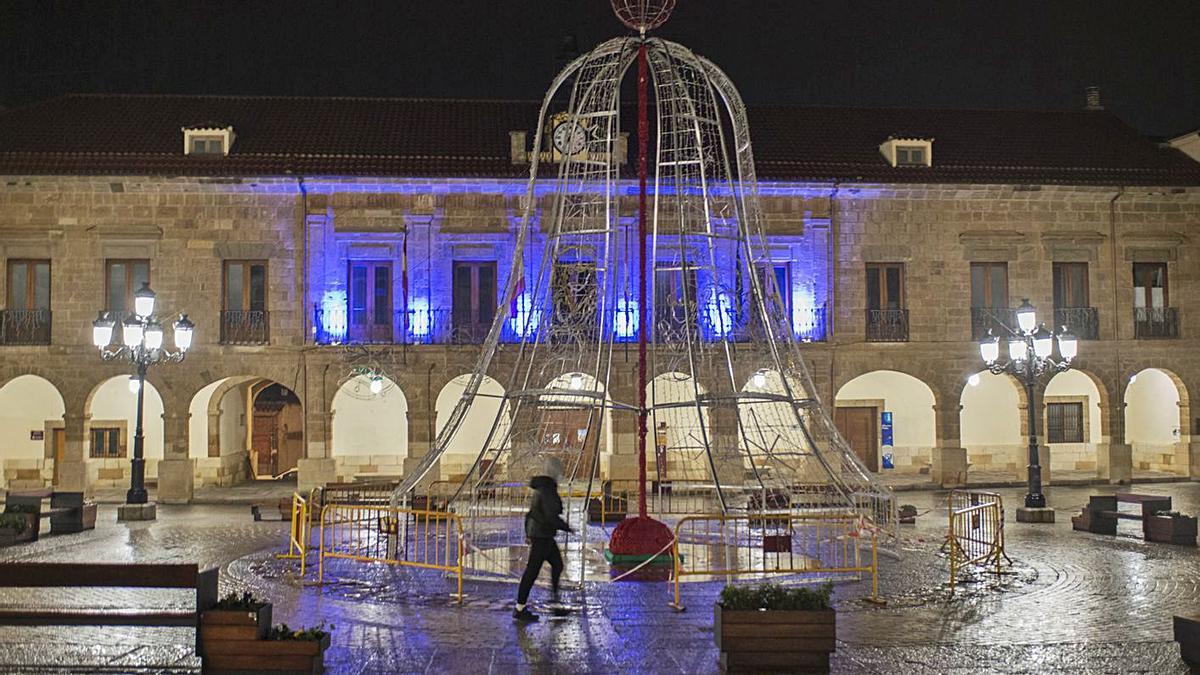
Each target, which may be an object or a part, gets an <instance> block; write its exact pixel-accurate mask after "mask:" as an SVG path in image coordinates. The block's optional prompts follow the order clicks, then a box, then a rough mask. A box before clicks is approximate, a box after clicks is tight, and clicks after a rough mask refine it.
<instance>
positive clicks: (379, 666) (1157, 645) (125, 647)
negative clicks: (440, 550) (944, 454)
mask: <svg viewBox="0 0 1200 675" xmlns="http://www.w3.org/2000/svg"><path fill="white" fill-rule="evenodd" d="M1134 489H1135V490H1136V491H1137V492H1148V493H1155V494H1168V495H1171V496H1172V497H1173V498H1174V500H1175V508H1176V509H1178V510H1181V511H1185V512H1191V513H1194V512H1196V511H1200V484H1196V483H1170V484H1155V485H1138V486H1136V487H1135V488H1134ZM1111 491H1113V490H1112V488H1108V487H1099V486H1094V487H1055V488H1053V489H1052V490H1051V491H1050V493H1049V497H1050V504H1051V506H1053V507H1055V508H1056V509H1057V510H1058V521H1059V522H1058V523H1056V524H1054V525H1043V526H1037V525H1026V524H1019V523H1016V522H1015V520H1014V517H1015V513H1014V511H1015V507H1016V506H1017V505H1018V504H1019V503H1020V499H1019V498H1020V494H1021V492H1020V491H1019V490H1014V489H1005V490H1001V491H1000V492H1001V494H1003V495H1004V497H1005V500H1006V504H1007V505H1008V513H1007V517H1008V520H1007V524H1006V532H1007V535H1008V548H1009V555H1010V556H1011V557H1012V558H1013V559H1014V565H1013V567H1012V568H1011V570H1010V573H1008V574H1005V575H1003V576H1002V577H1000V578H999V579H995V578H993V577H992V576H991V575H980V577H979V578H978V580H977V583H968V584H963V585H961V586H960V591H959V593H958V595H957V596H956V597H955V598H953V599H951V598H950V597H949V596H948V593H947V588H946V582H947V578H946V566H945V560H944V558H942V557H941V556H940V555H939V548H940V546H941V542H942V536H943V534H944V530H945V519H946V513H945V510H944V508H940V509H939V508H938V504H939V499H940V498H942V497H943V496H944V493H934V492H907V493H902V494H901V495H900V496H899V500H900V501H901V502H902V503H912V504H914V505H915V506H917V508H918V509H919V510H920V511H922V512H925V511H928V512H927V513H924V514H923V515H922V516H921V517H920V518H919V519H918V525H916V526H912V527H907V528H906V529H905V530H904V531H903V541H902V543H901V547H900V548H901V558H900V560H898V561H891V560H884V561H883V570H882V573H881V580H880V587H881V591H882V593H883V595H884V596H885V597H886V598H887V599H888V600H889V604H888V606H887V607H885V608H876V607H874V606H872V605H869V604H867V603H865V602H863V601H862V600H861V598H862V596H863V595H864V593H865V590H866V589H865V585H864V584H863V583H850V584H843V585H840V586H839V587H838V589H837V591H836V594H835V598H836V601H837V604H838V607H839V610H840V611H839V619H838V621H839V623H838V638H839V643H838V651H837V653H836V655H835V657H834V672H836V673H905V674H906V675H907V674H909V673H912V674H918V673H919V674H924V673H954V674H956V675H957V674H960V673H961V674H966V673H1060V672H1061V673H1186V672H1187V668H1186V666H1185V665H1184V664H1183V662H1182V660H1180V658H1179V656H1178V648H1177V646H1176V645H1175V644H1174V643H1173V642H1172V641H1171V616H1172V614H1174V613H1180V612H1189V613H1200V552H1198V551H1197V550H1196V549H1193V548H1185V547H1173V546H1166V545H1160V544H1146V543H1144V542H1142V541H1141V540H1140V539H1138V538H1134V536H1133V535H1135V534H1136V533H1137V532H1138V526H1137V524H1136V523H1130V524H1128V525H1123V530H1124V532H1125V533H1126V534H1127V535H1129V536H1120V537H1116V538H1113V537H1103V536H1099V535H1090V534H1086V533H1080V532H1072V531H1071V529H1070V518H1069V516H1070V515H1071V514H1072V513H1074V512H1077V511H1078V509H1079V507H1080V506H1081V505H1082V504H1083V503H1085V502H1086V501H1087V496H1088V495H1089V494H1094V493H1100V492H1111ZM112 519H113V512H112V511H110V510H107V509H102V511H101V520H102V521H103V522H102V523H101V525H100V526H99V527H98V528H97V530H96V531H95V532H92V533H86V534H80V535H67V536H62V537H49V538H46V539H43V540H42V541H40V542H37V543H36V544H32V545H27V546H22V547H15V548H10V549H4V550H0V559H5V560H10V559H41V560H72V561H89V560H94V561H100V560H106V561H126V560H127V561H168V560H172V561H179V560H189V561H190V560H195V561H198V562H200V563H201V564H202V565H210V564H220V565H223V566H224V569H223V572H222V583H223V590H226V591H228V590H234V589H242V588H248V589H252V590H254V591H255V592H256V593H258V594H260V595H264V596H266V597H269V598H270V599H271V600H272V601H274V603H275V617H276V620H281V621H287V622H288V623H291V624H293V625H296V624H305V625H308V624H313V623H316V622H318V621H320V620H322V619H324V620H328V621H331V622H332V623H334V624H336V625H337V629H336V630H335V632H334V645H333V647H332V648H331V650H330V652H329V654H328V655H327V664H328V665H329V666H330V671H331V672H336V673H352V674H358V673H421V672H430V673H441V672H485V671H486V672H497V673H501V672H504V673H507V672H539V673H540V672H563V673H567V672H572V673H573V672H597V673H637V672H647V673H659V672H664V673H673V672H686V673H708V672H715V671H716V662H717V652H716V647H715V646H714V645H713V635H712V610H711V607H712V601H713V599H714V598H715V596H716V594H717V593H718V591H719V584H712V583H689V584H685V585H684V588H683V600H684V603H685V604H686V605H687V607H688V609H687V611H685V612H682V613H677V612H675V611H673V610H671V609H670V608H669V607H668V606H667V601H668V599H669V584H666V583H662V582H638V583H619V584H603V583H600V584H587V585H586V586H585V587H584V588H583V589H581V590H577V591H574V592H572V593H570V594H569V598H568V599H569V600H570V601H571V602H573V603H575V604H577V605H578V606H579V609H578V611H577V612H576V613H574V614H573V615H571V616H570V617H568V618H566V619H562V620H546V619H543V621H542V622H540V623H538V624H533V625H530V626H527V627H519V626H515V625H514V624H513V623H512V620H511V618H510V616H509V611H510V605H509V602H510V598H511V595H512V593H513V587H512V586H510V585H505V584H496V583H484V582H471V581H468V583H467V585H466V591H467V594H468V599H467V602H466V604H465V606H464V607H462V608H459V607H457V606H456V605H455V604H454V603H453V602H452V601H451V599H450V597H449V593H450V592H451V590H452V584H451V582H450V581H449V580H447V579H443V578H441V577H440V576H438V575H437V574H434V573H414V572H411V571H408V570H397V569H395V568H391V567H388V566H384V565H367V564H362V563H349V562H343V561H338V562H336V563H334V564H332V565H331V566H330V569H329V570H328V572H329V574H330V576H331V577H334V578H340V579H341V580H342V583H336V584H329V585H327V586H323V587H318V586H314V585H311V581H312V577H311V576H310V577H309V579H308V581H309V582H310V584H309V585H302V584H301V582H300V581H299V580H297V579H295V577H294V575H293V574H291V563H288V562H285V561H276V560H275V559H274V558H273V556H271V555H270V551H271V550H274V549H275V548H276V547H278V546H279V544H280V543H282V541H283V538H284V533H285V524H281V523H254V522H252V521H251V520H250V516H249V509H248V508H247V507H233V506H203V507H195V506H193V507H160V520H159V521H157V522H155V523H140V524H133V525H124V524H121V525H118V524H116V523H114V522H111V521H112ZM351 580H353V581H352V582H351ZM542 593H544V591H542V590H539V591H535V594H534V596H535V597H534V600H535V603H536V601H537V600H538V599H539V598H540V597H543V596H542ZM35 602H36V603H50V604H59V603H65V602H72V603H82V604H89V605H96V604H98V605H103V606H114V607H115V606H127V605H129V604H133V603H139V602H140V603H147V602H149V603H152V604H154V605H155V606H163V605H171V604H175V603H182V602H186V598H185V599H180V598H178V597H176V598H171V597H169V595H168V594H165V593H164V594H154V593H150V594H147V593H134V592H123V591H98V592H87V594H86V595H81V594H74V595H72V596H70V597H56V596H51V595H48V594H44V593H39V594H37V596H36V597H33V596H31V595H29V594H24V595H23V594H21V593H19V592H15V591H7V590H6V591H0V605H4V606H11V605H15V604H33V603H35ZM47 640H48V641H49V642H50V643H51V644H52V647H51V648H50V649H45V648H39V644H40V643H42V642H45V641H47ZM191 640H192V636H191V633H190V631H178V630H175V629H166V630H146V629H83V630H76V629H71V630H60V629H26V628H6V629H2V630H0V671H3V672H46V671H53V672H131V671H134V670H138V668H141V667H147V670H145V671H138V672H186V671H187V670H188V669H194V668H195V666H196V661H195V658H194V655H193V654H191V650H190V648H189V647H188V646H187V645H188V644H189V643H190V642H191ZM82 663H86V664H94V665H88V666H86V667H78V666H70V665H67V666H63V665H62V664H82ZM16 664H30V665H31V666H34V667H21V668H18V667H17V665H16ZM150 666H154V667H155V668H149V667H150Z"/></svg>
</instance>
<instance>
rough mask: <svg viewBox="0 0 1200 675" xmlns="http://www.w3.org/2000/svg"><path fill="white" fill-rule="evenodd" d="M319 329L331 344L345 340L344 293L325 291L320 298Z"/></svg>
mask: <svg viewBox="0 0 1200 675" xmlns="http://www.w3.org/2000/svg"><path fill="white" fill-rule="evenodd" d="M321 327H322V329H323V330H324V332H325V339H326V340H328V341H329V342H331V343H335V344H336V343H340V342H344V341H345V340H346V292H345V291H326V292H325V294H324V295H323V296H322V297H321Z"/></svg>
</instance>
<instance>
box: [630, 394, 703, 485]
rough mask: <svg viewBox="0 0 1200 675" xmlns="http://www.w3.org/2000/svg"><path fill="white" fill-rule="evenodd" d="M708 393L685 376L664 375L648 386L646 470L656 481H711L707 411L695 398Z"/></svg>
mask: <svg viewBox="0 0 1200 675" xmlns="http://www.w3.org/2000/svg"><path fill="white" fill-rule="evenodd" d="M706 393H708V392H707V390H706V389H705V388H704V386H703V385H700V384H697V383H696V382H695V380H694V379H693V378H692V376H691V375H688V374H686V373H679V372H670V373H663V374H661V375H658V376H657V377H655V378H654V379H653V380H650V382H649V383H647V384H646V403H647V405H649V406H650V408H651V410H650V419H649V420H648V421H647V424H648V425H649V427H650V429H649V431H650V434H651V436H650V437H649V438H647V444H646V445H647V448H646V467H647V471H648V472H649V473H650V474H651V475H652V476H655V477H656V479H657V480H660V481H663V480H674V481H687V482H702V483H707V482H710V481H711V480H712V467H711V466H710V465H709V461H708V452H707V447H708V444H711V443H712V440H713V439H712V431H711V428H710V426H709V414H708V408H707V407H705V406H699V407H698V406H697V405H696V397H697V396H698V395H704V394H706ZM706 441H707V443H706ZM651 455H653V457H651Z"/></svg>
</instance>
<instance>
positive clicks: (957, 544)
mask: <svg viewBox="0 0 1200 675" xmlns="http://www.w3.org/2000/svg"><path fill="white" fill-rule="evenodd" d="M949 500H950V503H949V511H950V529H949V532H948V533H947V535H946V545H947V546H948V547H949V549H950V594H951V595H953V594H954V588H955V584H956V583H957V581H958V574H959V572H960V571H961V570H962V569H963V568H964V567H966V566H968V565H977V566H980V567H984V568H987V567H992V566H994V567H995V573H996V574H999V573H1000V561H1001V559H1006V560H1007V559H1008V554H1006V553H1005V552H1004V502H1003V501H1002V500H1001V499H1000V495H998V494H996V493H994V492H972V491H969V490H954V491H952V492H951V493H950V497H949Z"/></svg>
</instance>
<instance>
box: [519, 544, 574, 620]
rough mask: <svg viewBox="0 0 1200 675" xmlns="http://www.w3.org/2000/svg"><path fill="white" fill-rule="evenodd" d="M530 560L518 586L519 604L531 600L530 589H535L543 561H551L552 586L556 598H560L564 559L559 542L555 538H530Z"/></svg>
mask: <svg viewBox="0 0 1200 675" xmlns="http://www.w3.org/2000/svg"><path fill="white" fill-rule="evenodd" d="M529 541H530V545H529V562H528V563H527V564H526V565H525V574H523V575H521V585H520V586H519V587H517V604H518V605H524V604H525V603H526V601H528V600H529V591H531V590H533V582H535V581H537V578H538V574H540V573H541V571H542V563H546V562H548V563H550V588H551V590H552V592H553V593H554V599H555V600H557V599H558V579H559V577H561V576H562V571H563V560H562V554H561V553H559V551H558V542H556V541H554V539H553V538H545V537H535V538H533V539H530V540H529Z"/></svg>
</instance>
